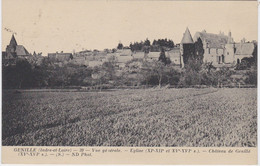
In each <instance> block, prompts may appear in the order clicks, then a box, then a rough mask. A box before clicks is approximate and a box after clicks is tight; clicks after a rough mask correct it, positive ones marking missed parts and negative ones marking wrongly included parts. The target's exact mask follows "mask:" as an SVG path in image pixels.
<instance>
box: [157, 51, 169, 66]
mask: <svg viewBox="0 0 260 166" xmlns="http://www.w3.org/2000/svg"><path fill="white" fill-rule="evenodd" d="M158 60H159V61H161V62H162V63H164V64H165V65H167V64H170V63H171V60H170V58H166V56H165V51H164V49H163V48H162V49H161V53H160V56H159V59H158Z"/></svg>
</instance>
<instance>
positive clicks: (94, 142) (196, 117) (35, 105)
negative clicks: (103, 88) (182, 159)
mask: <svg viewBox="0 0 260 166" xmlns="http://www.w3.org/2000/svg"><path fill="white" fill-rule="evenodd" d="M2 115H3V116H2V121H3V126H2V128H3V129H2V134H3V139H2V140H3V142H2V144H3V145H28V146H32V145H37V146H49V145H52V146H69V145H70V146H193V147H197V146H200V147H203V146H204V147H206V146H236V147H241V146H256V140H257V90H256V89H214V88H207V89H166V90H155V89H150V90H118V91H115V92H42V91H41V92H25V91H23V92H21V93H14V92H12V91H8V92H7V91H4V92H3V112H2Z"/></svg>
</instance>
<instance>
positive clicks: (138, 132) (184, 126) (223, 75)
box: [2, 0, 258, 148]
mask: <svg viewBox="0 0 260 166" xmlns="http://www.w3.org/2000/svg"><path fill="white" fill-rule="evenodd" d="M257 7H258V6H257V1H182V2H181V1H112V0H111V1H110V0H107V1H88V0H76V1H73V0H65V1H62V0H39V1H33V0H2V146H65V147H66V146H70V147H71V146H82V147H255V148H257V44H258V41H257V40H258V26H257V25H258V20H257V14H258V13H257V12H258V11H257Z"/></svg>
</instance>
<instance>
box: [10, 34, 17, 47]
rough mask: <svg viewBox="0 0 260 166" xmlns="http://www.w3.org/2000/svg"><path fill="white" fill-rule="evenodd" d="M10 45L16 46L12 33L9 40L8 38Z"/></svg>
mask: <svg viewBox="0 0 260 166" xmlns="http://www.w3.org/2000/svg"><path fill="white" fill-rule="evenodd" d="M9 45H10V46H17V42H16V40H15V38H14V35H12V38H11V40H10V44H9Z"/></svg>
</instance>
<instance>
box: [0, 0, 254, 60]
mask: <svg viewBox="0 0 260 166" xmlns="http://www.w3.org/2000/svg"><path fill="white" fill-rule="evenodd" d="M186 27H188V28H189V30H190V32H191V35H192V36H194V34H195V32H197V31H202V30H206V31H207V32H209V33H219V32H220V31H222V32H224V33H225V34H228V32H229V31H231V32H232V36H233V38H234V40H235V41H236V42H239V41H240V40H241V39H242V38H244V37H245V39H246V40H248V41H252V40H257V38H258V36H257V2H256V1H242V2H241V1H228V2H224V1H213V2H209V1H200V2H199V1H126V0H124V1H109V0H107V1H102V0H100V1H88V0H74V1H73V0H63V1H61V0H52V1H51V0H37V1H35V0H23V1H21V0H3V1H2V50H5V48H6V45H8V44H9V42H10V39H11V36H12V32H15V33H16V35H15V37H16V40H17V42H18V44H19V45H23V46H24V47H25V48H26V49H27V50H28V51H29V52H31V53H33V51H36V52H42V53H43V55H44V56H46V55H47V53H51V52H56V51H58V52H60V51H64V52H73V50H75V51H76V52H77V51H81V50H83V49H92V50H93V49H99V50H103V49H105V48H115V47H116V46H117V44H118V43H119V42H122V43H123V45H129V43H130V42H135V41H141V40H145V39H146V38H148V39H149V40H150V41H151V42H152V41H153V40H154V39H159V38H167V39H171V40H173V41H174V43H180V41H181V39H182V36H183V33H184V32H185V29H186ZM7 29H8V30H7ZM11 31H12V32H11Z"/></svg>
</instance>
